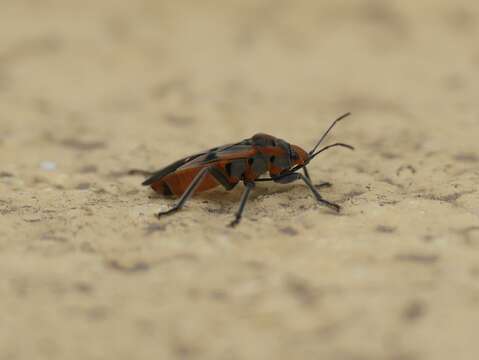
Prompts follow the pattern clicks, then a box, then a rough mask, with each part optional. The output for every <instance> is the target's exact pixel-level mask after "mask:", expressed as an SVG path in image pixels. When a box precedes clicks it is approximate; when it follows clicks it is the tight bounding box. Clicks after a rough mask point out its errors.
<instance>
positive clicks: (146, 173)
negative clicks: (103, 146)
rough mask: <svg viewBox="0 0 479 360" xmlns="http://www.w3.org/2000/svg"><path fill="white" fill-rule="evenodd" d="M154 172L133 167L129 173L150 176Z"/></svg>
mask: <svg viewBox="0 0 479 360" xmlns="http://www.w3.org/2000/svg"><path fill="white" fill-rule="evenodd" d="M152 174H153V173H152V172H151V171H147V170H140V169H131V170H129V171H128V175H142V176H145V177H146V176H150V175H152Z"/></svg>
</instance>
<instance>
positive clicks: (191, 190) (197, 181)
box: [157, 168, 209, 217]
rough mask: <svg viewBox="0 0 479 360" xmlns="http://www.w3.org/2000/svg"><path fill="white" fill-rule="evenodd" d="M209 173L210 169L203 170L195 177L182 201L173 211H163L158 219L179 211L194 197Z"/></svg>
mask: <svg viewBox="0 0 479 360" xmlns="http://www.w3.org/2000/svg"><path fill="white" fill-rule="evenodd" d="M208 172H209V168H203V169H201V171H200V172H199V173H198V174H197V175H196V176H195V178H194V179H193V181H192V182H191V183H190V185H189V186H188V188H187V189H186V190H185V192H184V193H183V194H182V195H181V197H180V199H179V200H178V202H177V203H176V205H174V206H173V207H172V208H171V209H168V210H166V211H161V212H159V213H158V214H157V216H158V217H160V216H163V215H171V214H173V213H175V212H177V211H178V210H180V209H181V208H182V207H183V206H184V205H185V203H186V202H187V201H188V199H189V198H190V197H191V195H193V193H194V192H195V190H196V188H197V187H198V186H199V185H200V183H201V181H202V180H203V179H204V178H205V176H206V174H207V173H208Z"/></svg>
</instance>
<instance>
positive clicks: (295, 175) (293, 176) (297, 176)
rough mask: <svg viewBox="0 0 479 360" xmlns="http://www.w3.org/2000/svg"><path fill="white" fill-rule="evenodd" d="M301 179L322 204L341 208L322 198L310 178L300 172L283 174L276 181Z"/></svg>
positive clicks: (336, 209)
mask: <svg viewBox="0 0 479 360" xmlns="http://www.w3.org/2000/svg"><path fill="white" fill-rule="evenodd" d="M299 179H301V180H303V181H304V183H305V184H306V185H307V186H308V187H309V189H310V190H311V192H312V193H313V195H314V197H315V198H316V200H317V201H318V202H319V203H321V204H323V205H326V206H328V207H329V208H331V209H333V210H335V211H337V212H339V210H341V207H340V206H339V205H338V204H334V203H332V202H329V201H327V200H324V199H323V198H322V197H321V195H320V194H319V192H318V190H316V188H315V187H314V185H313V183H312V182H311V180H309V179H308V178H307V177H306V176H304V175H303V174H301V173H292V174H290V175H288V176H285V177H283V178H281V179H278V180H277V181H276V182H278V183H280V184H288V183H290V182H293V181H296V180H299Z"/></svg>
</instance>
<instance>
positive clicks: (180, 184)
mask: <svg viewBox="0 0 479 360" xmlns="http://www.w3.org/2000/svg"><path fill="white" fill-rule="evenodd" d="M201 169H202V168H201V167H197V168H191V169H184V170H178V171H175V172H173V173H171V174H168V175H166V176H165V177H163V178H162V179H161V180H159V181H156V182H154V183H152V184H151V187H152V188H153V190H155V191H156V192H158V193H160V194H163V195H176V196H181V194H183V193H184V192H185V190H186V189H187V188H188V186H189V185H190V184H191V182H192V181H193V179H194V178H195V177H196V175H198V173H199V172H200V170H201ZM216 186H218V182H217V181H216V180H215V178H214V177H213V176H212V175H211V174H209V173H207V174H206V175H205V177H204V178H203V180H202V181H201V183H200V184H199V186H198V188H197V189H196V191H195V194H197V193H200V192H203V191H206V190H210V189H213V188H214V187H216Z"/></svg>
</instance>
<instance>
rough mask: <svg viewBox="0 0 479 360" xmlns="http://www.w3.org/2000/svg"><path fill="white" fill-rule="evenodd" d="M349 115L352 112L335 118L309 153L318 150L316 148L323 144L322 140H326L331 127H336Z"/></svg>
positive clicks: (311, 153)
mask: <svg viewBox="0 0 479 360" xmlns="http://www.w3.org/2000/svg"><path fill="white" fill-rule="evenodd" d="M349 115H351V113H350V112H347V113H346V114H344V115H341V116H340V117H338V118H337V119H336V120H334V122H333V123H332V124H331V125H330V126H329V128H328V130H326V132H325V133H324V134H323V136H321V139H319V141H318V143H317V144H316V146H315V147H314V148H313V150H311V151H310V152H309V155H310V156H311V155H313V154H314V152H315V151H316V149H317V148H318V146H319V145H320V144H321V142H322V141H323V140H324V138H325V137H326V136H327V135H328V134H329V132H330V131H331V129H332V128H333V127H334V125H336V124H337V123H338V122H339V121H341V120H343V119H344V118H345V117H348V116H349Z"/></svg>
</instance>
